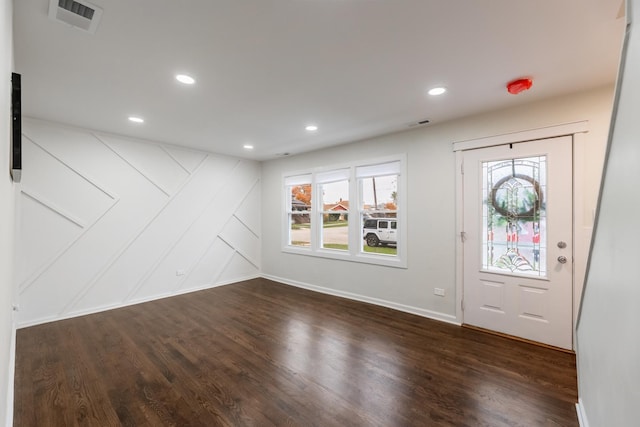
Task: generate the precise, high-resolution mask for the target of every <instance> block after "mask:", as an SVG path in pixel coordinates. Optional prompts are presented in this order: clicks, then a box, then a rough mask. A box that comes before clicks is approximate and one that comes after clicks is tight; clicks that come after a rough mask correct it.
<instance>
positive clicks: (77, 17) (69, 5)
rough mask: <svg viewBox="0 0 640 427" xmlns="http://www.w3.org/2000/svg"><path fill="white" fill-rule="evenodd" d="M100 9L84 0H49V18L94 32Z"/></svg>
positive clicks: (98, 20)
mask: <svg viewBox="0 0 640 427" xmlns="http://www.w3.org/2000/svg"><path fill="white" fill-rule="evenodd" d="M101 17H102V9H101V8H99V7H98V6H96V5H93V4H91V3H88V2H86V1H82V0H81V1H78V0H49V18H51V19H53V20H54V21H58V22H62V23H63V24H67V25H71V26H72V27H75V28H79V29H81V30H84V31H88V32H90V33H91V34H93V33H95V32H96V29H97V28H98V24H99V23H100V18H101Z"/></svg>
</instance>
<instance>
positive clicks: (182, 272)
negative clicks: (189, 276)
mask: <svg viewBox="0 0 640 427" xmlns="http://www.w3.org/2000/svg"><path fill="white" fill-rule="evenodd" d="M184 274H185V273H184V270H176V276H184Z"/></svg>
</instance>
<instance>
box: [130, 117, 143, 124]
mask: <svg viewBox="0 0 640 427" xmlns="http://www.w3.org/2000/svg"><path fill="white" fill-rule="evenodd" d="M129 121H130V122H133V123H144V119H143V118H142V117H136V116H129Z"/></svg>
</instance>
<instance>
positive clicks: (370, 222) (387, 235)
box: [362, 218, 398, 246]
mask: <svg viewBox="0 0 640 427" xmlns="http://www.w3.org/2000/svg"><path fill="white" fill-rule="evenodd" d="M397 226H398V220H397V219H396V218H366V219H365V220H364V224H363V228H362V238H363V239H364V240H365V241H366V242H367V246H378V245H383V246H386V245H396V244H397V243H398V238H397Z"/></svg>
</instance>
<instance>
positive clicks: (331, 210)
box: [316, 169, 351, 251]
mask: <svg viewBox="0 0 640 427" xmlns="http://www.w3.org/2000/svg"><path fill="white" fill-rule="evenodd" d="M350 175H351V171H350V170H349V169H339V170H335V171H330V172H324V173H318V174H316V183H317V184H318V186H319V188H318V194H322V206H321V208H320V215H319V221H318V224H321V225H320V228H321V229H322V232H321V242H322V243H321V245H320V246H321V247H322V248H323V249H334V250H342V251H346V250H348V249H349V177H350Z"/></svg>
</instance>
